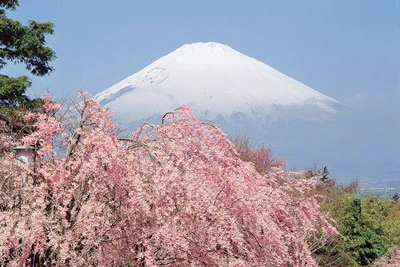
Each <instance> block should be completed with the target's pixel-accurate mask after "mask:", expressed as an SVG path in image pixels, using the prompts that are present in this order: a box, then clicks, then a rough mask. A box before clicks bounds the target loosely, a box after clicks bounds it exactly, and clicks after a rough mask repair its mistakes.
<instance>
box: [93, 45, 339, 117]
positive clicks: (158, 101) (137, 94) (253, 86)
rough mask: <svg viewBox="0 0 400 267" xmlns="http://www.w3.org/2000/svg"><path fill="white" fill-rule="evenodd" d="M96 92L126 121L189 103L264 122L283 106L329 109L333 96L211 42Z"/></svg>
mask: <svg viewBox="0 0 400 267" xmlns="http://www.w3.org/2000/svg"><path fill="white" fill-rule="evenodd" d="M95 97H96V99H97V100H98V101H100V103H101V104H103V106H105V107H107V108H109V109H110V110H112V111H113V112H114V113H115V114H116V115H118V116H119V117H123V118H125V120H128V121H129V120H130V121H139V120H142V119H146V118H149V117H151V116H153V115H157V114H158V115H160V114H164V113H166V112H168V111H171V110H174V109H175V108H177V107H179V106H180V105H189V106H190V107H192V108H193V109H194V110H196V115H197V116H199V117H201V118H203V119H209V120H214V119H215V118H217V117H223V118H224V120H225V121H227V122H229V121H236V122H237V121H240V120H246V121H251V122H256V123H260V122H261V123H264V122H265V121H266V120H270V119H271V118H275V117H277V116H281V115H282V114H283V113H284V112H285V110H289V111H290V110H292V111H293V110H296V112H297V111H298V110H303V109H304V110H308V111H309V110H310V109H311V110H313V111H316V112H313V113H315V114H318V113H321V112H322V113H334V112H335V108H334V107H335V105H336V104H337V101H336V100H335V99H333V98H331V97H328V96H326V95H324V94H322V93H320V92H318V91H316V90H314V89H312V88H310V87H308V86H306V85H304V84H302V83H300V82H298V81H296V80H295V79H292V78H290V77H288V76H286V75H285V74H282V73H281V72H279V71H277V70H275V69H273V68H272V67H270V66H268V65H266V64H264V63H262V62H260V61H258V60H256V59H254V58H251V57H248V56H246V55H244V54H242V53H240V52H238V51H236V50H234V49H232V48H230V47H229V46H227V45H223V44H219V43H215V42H209V43H194V44H185V45H183V46H181V47H180V48H178V49H177V50H175V51H173V52H171V53H170V54H168V55H166V56H164V57H162V58H160V59H158V60H156V61H155V62H153V63H151V64H150V65H148V66H147V67H145V68H144V69H142V70H141V71H139V72H137V73H135V74H133V75H131V76H129V77H128V78H126V79H124V80H123V81H121V82H119V83H117V84H115V85H114V86H111V87H110V88H108V89H107V90H105V91H102V92H100V93H99V94H97V95H96V96H95ZM297 113H298V112H297Z"/></svg>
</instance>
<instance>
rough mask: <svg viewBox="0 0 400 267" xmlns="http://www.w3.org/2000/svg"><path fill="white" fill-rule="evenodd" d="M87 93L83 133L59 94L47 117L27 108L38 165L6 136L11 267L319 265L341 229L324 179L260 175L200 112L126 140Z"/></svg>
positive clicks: (4, 241)
mask: <svg viewBox="0 0 400 267" xmlns="http://www.w3.org/2000/svg"><path fill="white" fill-rule="evenodd" d="M81 97H82V104H81V106H80V108H79V115H80V118H79V122H78V123H77V127H76V129H75V130H74V131H70V125H69V126H65V125H63V124H62V123H61V122H60V121H59V120H58V119H57V117H56V116H54V111H55V110H57V109H59V108H60V107H59V105H57V104H55V103H53V102H51V100H50V98H49V97H45V99H44V103H45V104H44V108H45V109H46V111H47V113H46V114H33V113H29V114H27V115H26V119H27V120H33V121H34V127H35V131H34V132H33V133H32V134H31V135H29V136H27V137H25V138H24V139H23V142H24V145H26V146H27V145H30V146H35V147H36V153H37V157H36V161H35V162H34V163H32V164H21V163H20V162H19V161H18V160H16V158H15V156H14V155H13V154H12V152H9V147H10V146H12V145H13V144H12V142H11V140H10V138H9V137H8V136H6V135H2V136H0V138H1V141H2V142H1V148H0V153H1V162H0V165H1V166H0V179H1V180H0V186H1V193H0V262H1V264H3V265H6V264H7V265H9V266H19V265H23V264H25V265H26V266H37V265H58V266H92V265H95V266H164V265H165V266H316V263H315V260H314V259H313V258H312V256H311V249H310V243H311V242H312V241H313V240H319V242H324V240H329V239H330V238H331V237H332V236H335V235H337V231H336V229H335V228H334V227H333V226H332V225H333V221H331V220H330V219H329V218H328V217H327V216H325V215H323V214H321V213H320V212H319V206H318V202H317V199H318V196H315V195H312V194H309V193H308V192H310V191H311V190H313V189H314V188H315V186H316V184H317V181H315V180H313V179H310V178H306V176H305V174H304V173H301V172H288V171H286V170H284V169H283V167H282V166H281V165H280V164H278V165H277V166H271V167H270V169H269V170H263V173H260V172H258V171H257V170H256V168H255V164H253V163H251V162H244V161H243V160H241V159H240V157H239V153H238V151H237V149H236V148H235V146H234V145H233V144H232V143H231V142H230V141H229V139H227V137H226V135H225V134H224V133H223V132H222V131H221V130H220V129H219V128H218V127H217V126H215V125H213V124H211V123H204V122H201V121H199V120H197V119H196V118H195V117H193V116H192V115H191V113H192V111H191V109H190V108H188V107H184V106H183V107H180V108H179V109H177V110H175V111H173V112H170V113H167V114H166V115H165V116H164V117H163V119H162V122H161V123H160V124H159V125H151V124H143V125H142V126H141V127H139V128H138V129H137V130H136V131H135V132H134V133H132V135H131V136H129V137H127V138H120V137H118V135H117V134H116V130H115V128H114V126H113V123H112V120H111V117H110V114H108V112H107V111H105V110H104V109H103V108H102V107H101V106H100V105H99V104H98V103H97V102H96V101H95V100H93V99H90V98H87V97H86V96H85V94H81ZM60 142H61V143H62V144H63V149H60V148H58V146H57V144H58V143H60ZM23 180H24V181H25V182H24V183H22V181H23Z"/></svg>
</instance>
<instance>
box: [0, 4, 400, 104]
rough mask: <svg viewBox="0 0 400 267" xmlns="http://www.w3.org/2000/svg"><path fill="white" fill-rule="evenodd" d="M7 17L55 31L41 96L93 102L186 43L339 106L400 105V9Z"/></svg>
mask: <svg viewBox="0 0 400 267" xmlns="http://www.w3.org/2000/svg"><path fill="white" fill-rule="evenodd" d="M9 15H10V16H11V17H13V18H15V19H18V20H21V21H23V22H26V21H27V20H29V19H33V20H38V21H42V22H44V21H51V22H54V23H55V34H54V35H53V36H51V37H49V38H48V44H49V45H50V46H51V47H52V48H53V49H54V50H55V51H56V53H57V57H58V58H57V60H56V61H55V62H54V63H53V66H54V67H55V69H56V70H55V72H53V73H52V74H51V75H50V76H48V77H45V78H37V79H36V78H34V79H33V81H34V83H33V92H35V93H36V94H42V93H43V91H44V89H45V88H48V89H49V90H50V92H51V93H52V94H53V95H54V96H59V95H63V94H64V92H66V91H71V90H73V91H77V90H86V91H89V92H90V93H92V94H94V93H97V92H99V91H101V90H104V89H106V88H107V87H109V86H111V85H113V84H114V83H116V82H118V81H120V80H121V79H123V78H125V77H127V76H129V75H131V74H133V73H135V72H136V71H138V70H140V69H141V68H143V67H145V66H146V65H147V64H149V63H151V62H152V61H154V60H155V59H158V58H159V57H161V56H163V55H165V54H167V53H169V52H171V51H173V50H175V49H176V48H178V47H179V46H181V45H183V44H185V43H193V42H199V41H202V42H208V41H215V42H220V43H224V44H227V45H229V46H231V47H232V48H234V49H236V50H239V51H240V52H242V53H244V54H246V55H248V56H251V57H254V58H256V59H258V60H260V61H262V62H264V63H266V64H268V65H270V66H272V67H274V68H276V69H278V70H279V71H281V72H283V73H285V74H287V75H289V76H291V77H293V78H295V79H297V80H299V81H301V82H303V83H305V84H307V85H309V86H311V87H312V88H314V89H316V90H319V91H321V92H323V93H325V94H327V95H329V96H332V97H334V98H337V99H338V100H339V101H344V100H346V99H347V98H352V97H354V96H356V95H366V94H393V95H394V96H396V97H399V90H400V85H399V84H400V80H399V79H400V78H399V76H400V75H399V73H400V1H393V0H387V1H376V0H358V1H356V0H352V1H348V0H337V1H329V0H328V1H320V0H314V1H311V0H305V1H294V0H293V1H285V0H279V1H278V0H276V1H268V0H262V1H243V0H242V1H237V0H229V1H218V0H203V1H187V0H181V1H177V0H171V1H132V0H120V1H113V2H111V1H103V0H97V1H77V0H69V1H65V0H35V1H31V0H20V7H19V8H18V9H17V10H16V11H14V12H10V14H9ZM2 71H3V72H7V73H8V74H14V73H15V72H16V71H19V73H24V71H22V72H21V70H20V68H7V69H5V70H2Z"/></svg>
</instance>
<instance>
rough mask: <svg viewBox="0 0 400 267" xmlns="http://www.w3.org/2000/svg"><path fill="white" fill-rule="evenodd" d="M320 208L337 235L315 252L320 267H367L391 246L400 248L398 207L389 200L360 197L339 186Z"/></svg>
mask: <svg viewBox="0 0 400 267" xmlns="http://www.w3.org/2000/svg"><path fill="white" fill-rule="evenodd" d="M322 209H323V210H324V211H325V212H327V213H328V214H330V215H331V216H332V217H333V218H334V219H335V220H336V222H337V223H338V226H337V228H338V231H339V232H340V236H339V237H338V238H337V240H335V242H332V243H331V244H329V245H328V246H325V247H324V248H322V249H320V250H319V251H317V253H316V255H317V256H318V257H320V261H321V265H324V264H327V263H328V262H334V263H335V264H333V266H369V265H371V264H372V263H373V262H374V261H375V260H376V259H378V258H380V257H381V256H382V255H384V254H385V253H386V252H387V251H388V249H389V248H390V247H391V246H392V245H400V227H399V225H400V205H399V203H398V202H396V201H394V200H392V199H387V198H383V197H380V196H376V195H371V194H366V195H362V196H360V195H358V194H357V193H356V192H354V190H349V188H348V187H347V188H346V187H338V188H336V189H334V192H333V194H331V197H330V198H329V200H328V201H324V202H323V203H322ZM321 255H323V257H321ZM328 255H329V257H327V256H328ZM324 257H327V258H329V259H327V258H325V259H323V260H322V259H321V258H324Z"/></svg>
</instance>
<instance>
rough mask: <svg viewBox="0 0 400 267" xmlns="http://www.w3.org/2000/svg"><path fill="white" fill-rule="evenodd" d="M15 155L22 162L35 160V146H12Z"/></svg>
mask: <svg viewBox="0 0 400 267" xmlns="http://www.w3.org/2000/svg"><path fill="white" fill-rule="evenodd" d="M12 150H14V151H15V152H16V156H17V158H18V159H19V160H21V161H22V162H24V163H31V162H33V161H34V160H35V147H33V146H15V147H13V148H12Z"/></svg>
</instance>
